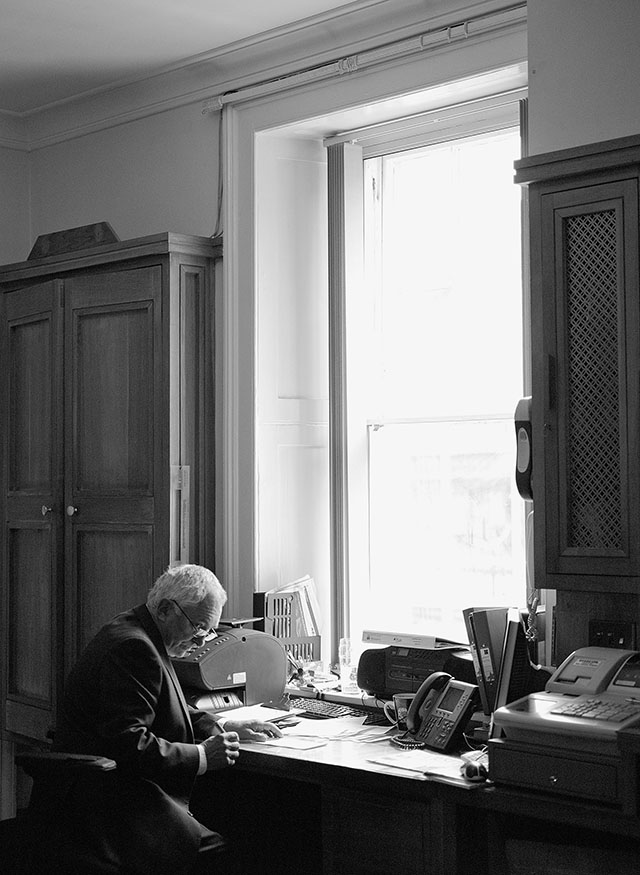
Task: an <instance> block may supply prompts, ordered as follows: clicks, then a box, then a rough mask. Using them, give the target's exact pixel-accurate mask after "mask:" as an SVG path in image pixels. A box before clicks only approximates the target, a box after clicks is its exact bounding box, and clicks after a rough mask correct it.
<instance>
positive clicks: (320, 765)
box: [236, 718, 640, 837]
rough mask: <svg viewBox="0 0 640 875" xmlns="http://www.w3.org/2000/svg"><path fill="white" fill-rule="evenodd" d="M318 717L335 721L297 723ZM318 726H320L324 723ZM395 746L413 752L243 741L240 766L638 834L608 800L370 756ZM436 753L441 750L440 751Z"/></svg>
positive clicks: (386, 744) (635, 824)
mask: <svg viewBox="0 0 640 875" xmlns="http://www.w3.org/2000/svg"><path fill="white" fill-rule="evenodd" d="M338 719H339V720H340V721H341V722H342V723H343V724H344V725H351V726H352V727H354V728H357V727H359V726H360V727H362V719H361V718H338ZM314 723H334V721H332V720H328V721H313V720H305V721H303V722H302V724H300V726H299V727H296V729H300V728H302V729H301V731H305V732H306V731H310V732H313V731H314V730H313V727H311V728H310V729H309V728H308V727H309V724H314ZM362 728H363V729H380V730H382V735H384V736H386V737H387V738H389V737H390V736H391V735H393V734H395V733H396V732H397V730H393V729H391V730H387V731H384V730H383V728H382V727H362ZM317 731H318V732H322V731H323V729H322V727H320V728H319V729H318V730H317ZM639 738H640V736H639ZM396 752H397V754H398V756H399V757H401V756H402V754H405V753H406V754H411V753H412V752H411V751H402V750H400V749H399V748H397V747H395V746H394V745H392V744H391V742H390V741H378V742H374V743H369V742H363V741H359V740H357V738H337V739H328V740H327V743H326V744H324V745H323V746H321V747H314V748H311V749H307V750H291V749H288V748H284V747H277V746H274V745H267V744H260V743H246V742H243V743H242V744H241V754H240V758H239V760H238V762H237V765H236V767H237V768H239V769H241V770H245V771H249V772H256V773H261V774H263V775H272V776H274V777H275V776H280V777H285V778H288V779H292V780H300V781H305V782H312V783H316V784H321V785H333V786H336V787H338V786H351V787H359V788H361V789H363V790H371V791H374V792H380V791H382V790H384V792H385V793H387V794H391V795H394V796H396V797H404V798H407V799H409V798H410V799H413V800H416V799H423V800H428V799H433V798H439V799H441V800H444V801H445V802H448V803H451V804H459V805H472V806H473V807H474V808H478V809H482V810H486V811H493V812H503V813H510V814H513V815H515V816H518V815H521V816H522V817H526V816H532V815H534V814H536V813H537V814H539V815H540V817H541V818H542V819H549V820H553V821H554V822H558V823H566V824H570V825H573V826H579V827H593V825H594V823H595V822H597V824H598V828H599V829H601V830H603V831H605V832H609V833H614V834H618V835H628V836H634V837H640V822H639V821H638V819H637V818H635V817H631V816H625V815H623V814H622V813H621V812H620V810H618V809H616V808H615V807H612V806H608V805H605V804H598V803H593V802H587V801H581V800H578V799H574V798H570V797H559V796H553V795H550V794H545V793H537V792H531V791H528V790H526V789H519V788H517V787H507V786H497V785H494V784H492V783H491V782H490V781H489V782H486V783H472V782H469V781H466V780H465V779H463V778H462V777H461V776H460V777H454V776H452V775H449V774H447V775H437V774H433V773H430V774H429V775H428V776H425V775H424V774H422V773H421V772H414V771H409V770H406V769H403V768H394V767H392V766H390V765H380V764H379V763H376V762H371V760H372V759H374V758H377V757H381V756H386V755H389V754H395V753H396ZM425 753H427V754H428V753H429V752H425ZM437 757H442V755H441V754H437ZM448 759H450V760H451V763H452V767H453V773H454V774H455V770H456V769H459V765H460V763H461V759H460V757H459V755H455V756H451V757H449V758H448Z"/></svg>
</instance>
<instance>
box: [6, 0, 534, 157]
mask: <svg viewBox="0 0 640 875" xmlns="http://www.w3.org/2000/svg"><path fill="white" fill-rule="evenodd" d="M392 6H393V8H391V7H392ZM443 6H444V4H443V3H440V2H435V3H431V4H430V5H427V4H426V3H425V0H393V3H392V4H391V3H388V2H384V0H382V2H374V3H373V4H367V5H366V6H358V7H356V8H353V7H351V8H349V9H347V10H346V11H345V10H344V9H343V10H341V11H338V13H337V14H336V15H333V16H331V15H329V14H328V15H327V16H323V17H322V20H320V21H314V22H313V23H312V24H310V25H307V26H305V27H303V28H302V27H300V26H297V27H296V26H294V27H291V28H282V29H280V30H278V31H276V32H270V33H268V34H265V35H264V36H263V37H261V38H258V39H252V40H244V41H242V42H240V43H236V44H234V45H232V46H227V47H223V48H222V49H220V50H217V51H213V52H209V53H206V55H200V56H198V57H197V58H196V59H191V60H189V61H188V62H185V63H184V64H182V65H174V67H172V68H171V69H170V70H164V71H162V72H159V73H157V74H155V75H153V76H149V77H148V78H146V79H144V80H137V81H135V82H128V83H120V84H118V85H115V86H114V87H111V88H106V89H99V90H97V91H96V92H93V93H91V94H88V95H83V96H81V97H79V98H77V99H75V100H72V101H65V102H61V103H58V104H54V105H51V106H49V107H44V108H42V109H41V110H39V111H37V112H33V113H29V114H27V115H25V116H23V117H20V118H19V120H18V121H19V124H18V125H17V127H18V128H21V129H22V131H23V134H22V135H20V136H18V135H13V136H8V137H4V136H3V122H4V118H3V116H5V115H7V114H5V113H2V114H0V145H2V144H3V142H5V143H6V145H7V146H8V147H9V148H20V149H25V150H27V151H34V150H37V149H41V148H44V147H47V146H52V145H55V144H57V143H61V142H65V141H67V140H71V139H74V138H77V137H81V136H85V135H87V134H93V133H96V132H99V131H101V130H106V129H109V128H113V127H117V126H118V125H122V124H128V123H131V122H134V121H136V120H139V119H143V118H146V117H149V116H151V115H155V114H158V113H163V112H167V111H170V110H174V109H177V108H179V107H182V106H188V105H189V104H193V103H204V102H205V101H207V100H208V99H211V97H212V94H216V93H218V94H225V93H227V92H230V91H237V90H240V89H245V88H251V87H253V86H255V85H256V84H259V83H260V82H264V81H265V80H267V79H271V80H273V79H277V78H282V77H286V76H289V75H291V74H294V73H296V72H298V71H300V70H305V69H309V68H312V67H319V66H322V65H325V64H332V63H338V64H339V63H340V61H341V60H343V61H344V59H348V58H349V57H352V56H358V55H362V54H363V53H373V54H371V57H372V58H373V57H374V55H375V53H376V52H378V53H381V54H380V57H379V59H378V61H377V62H379V63H382V62H384V60H385V59H384V55H385V51H386V49H385V48H384V47H385V46H388V45H391V44H396V43H401V42H402V41H403V40H407V39H412V38H415V37H420V35H421V34H424V33H426V32H434V31H442V29H443V28H445V29H446V28H455V27H456V26H459V25H460V23H461V22H464V21H465V20H467V19H469V18H477V17H478V16H482V15H485V14H491V13H492V12H496V11H499V10H508V9H513V8H521V9H524V6H523V5H522V4H521V3H519V4H518V3H505V2H501V0H481V2H473V0H471V2H469V0H467V2H465V0H453V2H451V0H449V2H447V4H446V6H447V10H448V11H447V13H446V14H445V13H443V12H442V9H443ZM519 19H521V21H520V24H521V26H524V22H525V21H526V13H525V14H524V16H522V15H521V16H519ZM338 25H339V26H338ZM336 34H338V35H339V40H340V41H339V42H338V41H337V39H336ZM336 59H337V60H336ZM342 72H343V74H347V75H348V74H349V72H351V71H350V68H349V65H348V64H347V67H345V68H344V69H343V71H342ZM9 144H11V145H9Z"/></svg>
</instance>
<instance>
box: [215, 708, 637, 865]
mask: <svg viewBox="0 0 640 875" xmlns="http://www.w3.org/2000/svg"><path fill="white" fill-rule="evenodd" d="M338 721H339V722H338ZM310 724H311V726H310ZM326 724H329V726H331V727H333V728H335V727H336V726H338V725H342V726H351V727H352V728H353V729H363V730H366V731H368V734H369V733H370V734H371V735H373V734H374V733H375V732H376V731H377V732H378V735H381V734H382V735H384V734H385V730H384V729H383V728H381V727H363V726H362V718H337V720H323V721H304V722H301V724H299V725H298V727H295V728H296V729H298V731H304V732H307V731H308V732H318V733H324V732H326V731H328V729H329V727H328V726H327V725H326ZM393 732H394V730H387V731H386V733H387V739H388V737H389V736H390V735H391V734H393ZM403 753H406V754H410V753H412V752H411V751H402V750H400V749H399V748H396V747H395V746H393V745H391V744H390V742H389V741H388V740H386V741H379V742H374V743H371V742H366V741H364V740H362V739H356V738H353V737H352V738H329V739H327V740H326V743H324V744H322V745H321V746H318V747H312V748H309V749H302V750H296V749H290V748H285V747H278V746H274V745H271V744H260V743H247V742H243V743H242V744H241V753H240V757H239V759H238V761H237V763H236V765H235V766H234V767H233V768H232V769H226V770H224V771H223V772H222V773H216V772H213V773H211V774H210V775H207V776H203V777H204V778H205V779H208V781H209V782H210V786H211V784H213V785H214V786H215V787H216V791H217V793H216V796H217V798H220V794H221V793H222V796H223V798H224V797H227V798H228V805H225V806H224V808H225V809H227V810H228V811H229V812H232V813H233V817H231V820H230V822H229V824H228V825H225V828H224V829H221V830H220V831H222V832H223V834H225V835H226V834H227V831H229V834H230V835H232V837H233V838H234V840H235V841H236V842H237V845H238V847H240V848H241V852H242V853H243V854H244V858H243V862H244V863H245V864H246V871H252V872H254V873H258V875H272V872H273V871H275V870H274V869H273V868H271V869H270V868H269V866H270V865H271V863H272V862H273V860H277V861H278V866H279V868H278V870H277V871H278V872H279V873H281V875H284V873H289V872H291V873H294V872H295V873H298V872H300V871H303V870H304V871H305V872H306V873H308V875H387V873H388V871H389V864H390V860H393V861H394V863H395V864H397V866H396V868H398V869H399V871H402V872H403V873H406V875H502V873H510V871H511V870H510V869H509V868H508V867H507V868H505V867H504V866H502V865H501V862H502V861H497V860H496V857H495V848H496V846H498V845H500V843H501V842H502V843H504V842H505V839H506V837H508V836H511V837H512V839H515V838H517V837H518V836H519V833H518V830H522V829H524V830H525V835H526V837H527V838H532V837H533V838H534V839H535V838H536V836H539V837H542V840H543V841H547V840H551V838H550V837H552V836H555V837H556V840H560V841H565V839H566V835H568V834H569V833H571V834H572V835H574V836H575V835H578V837H579V838H580V837H586V838H587V839H588V840H591V839H592V838H593V835H594V834H596V840H597V841H599V840H600V839H604V840H606V841H607V842H609V844H610V845H611V847H612V848H613V849H614V850H615V849H620V848H624V849H626V850H625V853H626V852H627V850H628V849H629V848H633V849H635V850H633V851H632V853H637V854H638V860H639V861H640V842H639V841H638V839H640V823H639V821H638V819H637V818H635V817H630V816H625V815H623V814H622V813H621V811H620V810H617V809H615V808H614V807H612V806H606V805H601V804H594V803H589V802H582V801H579V800H575V799H571V798H560V797H557V796H556V797H554V796H551V795H548V794H543V793H533V792H529V791H526V790H521V789H518V788H512V787H506V786H496V785H493V784H491V783H490V782H489V783H485V784H474V783H470V782H467V781H465V780H464V779H463V778H462V777H451V776H446V777H443V776H436V775H433V774H432V775H429V776H428V777H426V776H425V775H424V774H422V773H421V772H414V771H409V770H406V769H403V768H399V767H393V766H391V765H389V764H386V765H380V764H379V763H377V762H372V760H373V759H377V758H379V757H383V756H385V755H388V754H395V755H398V756H401V755H402V754H403ZM438 756H441V755H438ZM450 761H451V763H452V765H453V767H454V770H455V768H458V767H459V763H460V759H459V757H457V756H456V757H451V758H450ZM453 774H455V771H454V773H453ZM216 785H217V786H216ZM202 798H203V800H204V804H205V805H206V804H207V802H206V800H207V798H211V797H210V796H209V797H207V793H206V780H205V789H204V791H203V797H202ZM256 811H259V812H260V814H259V817H258V818H256ZM247 822H252V824H253V826H252V831H253V832H254V833H256V835H255V838H251V839H249V838H248V837H247V833H246V831H245V830H244V828H243V825H244V824H246V823H247ZM237 824H240V827H239V828H238V827H237ZM234 828H236V834H235V835H234V833H233V830H234ZM238 829H239V831H238ZM598 837H600V838H598ZM634 840H635V841H634ZM262 859H264V860H265V861H266V862H265V863H264V868H263V869H260V865H262V864H261V863H260V862H256V861H260V860H262ZM299 859H301V860H304V866H303V869H300V867H299V865H297V863H296V865H294V864H293V863H291V861H298V860H299ZM270 861H271V862H270ZM256 866H257V867H258V868H256ZM621 871H622V870H621ZM635 871H636V870H634V875H635ZM637 871H640V869H637Z"/></svg>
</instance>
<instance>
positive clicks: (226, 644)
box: [171, 628, 287, 711]
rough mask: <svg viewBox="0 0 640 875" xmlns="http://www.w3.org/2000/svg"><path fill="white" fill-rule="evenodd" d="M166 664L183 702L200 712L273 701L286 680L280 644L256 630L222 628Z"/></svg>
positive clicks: (283, 656)
mask: <svg viewBox="0 0 640 875" xmlns="http://www.w3.org/2000/svg"><path fill="white" fill-rule="evenodd" d="M171 662H172V664H173V667H174V668H175V671H176V674H177V675H178V680H179V681H180V684H181V686H182V689H183V691H184V694H185V698H186V700H187V702H188V703H189V704H190V705H192V706H193V707H194V708H201V709H203V710H213V711H225V710H228V709H230V708H238V707H240V706H241V705H257V704H259V703H261V702H270V701H276V702H277V701H279V700H280V699H281V698H282V696H283V693H284V688H285V683H286V679H287V678H286V675H287V654H286V652H285V649H284V647H283V646H282V644H281V643H280V641H278V639H277V638H274V636H273V635H269V634H268V633H267V632H259V631H257V630H255V629H242V628H223V629H221V630H219V631H218V634H217V635H216V636H215V637H208V638H205V640H204V641H203V642H202V643H201V644H199V645H196V644H194V645H193V646H192V647H191V648H190V649H189V650H188V651H187V653H186V654H185V655H184V656H177V657H173V658H172V659H171Z"/></svg>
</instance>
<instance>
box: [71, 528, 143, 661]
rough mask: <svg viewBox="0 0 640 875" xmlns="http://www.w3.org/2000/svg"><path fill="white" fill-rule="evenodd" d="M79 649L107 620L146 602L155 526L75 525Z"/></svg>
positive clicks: (75, 574)
mask: <svg viewBox="0 0 640 875" xmlns="http://www.w3.org/2000/svg"><path fill="white" fill-rule="evenodd" d="M74 560H75V561H74V575H73V576H74V579H75V580H76V581H77V590H76V592H75V601H76V605H77V612H78V642H77V646H78V651H80V650H82V648H84V647H85V646H86V645H87V644H88V643H89V641H90V639H91V638H92V637H93V636H94V635H95V633H96V632H97V631H98V629H99V628H100V627H101V626H102V625H103V624H104V622H105V620H107V619H109V618H110V617H113V616H115V614H117V613H119V612H121V611H125V610H128V609H129V608H130V607H132V606H133V605H136V604H141V603H142V602H144V601H146V597H147V593H148V591H149V588H150V586H151V584H152V583H153V578H152V574H151V570H152V568H153V526H139V527H133V526H131V527H126V528H125V527H120V526H113V527H110V528H103V527H99V526H85V525H83V524H78V525H77V526H76V537H75V557H74Z"/></svg>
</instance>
